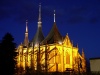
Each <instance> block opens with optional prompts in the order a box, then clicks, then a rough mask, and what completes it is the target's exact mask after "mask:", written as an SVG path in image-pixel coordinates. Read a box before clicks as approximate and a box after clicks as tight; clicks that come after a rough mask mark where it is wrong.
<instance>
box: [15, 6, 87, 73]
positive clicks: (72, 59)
mask: <svg viewBox="0 0 100 75" xmlns="http://www.w3.org/2000/svg"><path fill="white" fill-rule="evenodd" d="M78 49H79V48H78V46H73V42H71V41H70V38H69V36H68V34H66V35H65V36H62V35H61V34H60V32H59V30H58V28H57V25H56V20H55V11H54V23H53V26H52V28H51V30H50V32H49V34H48V35H47V36H46V37H44V35H43V32H42V21H41V5H39V17H38V23H37V31H36V34H35V35H34V37H33V39H32V40H30V41H29V39H28V21H26V31H25V38H24V41H23V43H21V44H20V45H19V46H18V47H17V49H16V52H18V55H17V57H16V60H17V65H16V67H17V68H18V69H19V70H21V71H25V70H26V68H31V69H32V70H33V71H34V72H35V71H38V72H56V71H57V72H65V71H76V72H77V71H80V72H86V59H85V54H84V51H83V50H82V54H80V53H79V51H78Z"/></svg>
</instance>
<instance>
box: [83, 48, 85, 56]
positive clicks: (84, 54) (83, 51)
mask: <svg viewBox="0 0 100 75" xmlns="http://www.w3.org/2000/svg"><path fill="white" fill-rule="evenodd" d="M82 57H83V58H85V54H84V49H83V48H82Z"/></svg>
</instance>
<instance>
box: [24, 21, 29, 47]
mask: <svg viewBox="0 0 100 75" xmlns="http://www.w3.org/2000/svg"><path fill="white" fill-rule="evenodd" d="M28 41H29V40H28V20H26V31H25V38H24V46H28Z"/></svg>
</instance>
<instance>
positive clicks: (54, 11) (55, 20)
mask: <svg viewBox="0 0 100 75" xmlns="http://www.w3.org/2000/svg"><path fill="white" fill-rule="evenodd" d="M55 19H56V18H55V10H54V22H55V21H56V20H55Z"/></svg>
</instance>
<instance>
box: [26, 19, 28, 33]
mask: <svg viewBox="0 0 100 75" xmlns="http://www.w3.org/2000/svg"><path fill="white" fill-rule="evenodd" d="M27 25H28V20H26V33H28V26H27Z"/></svg>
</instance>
